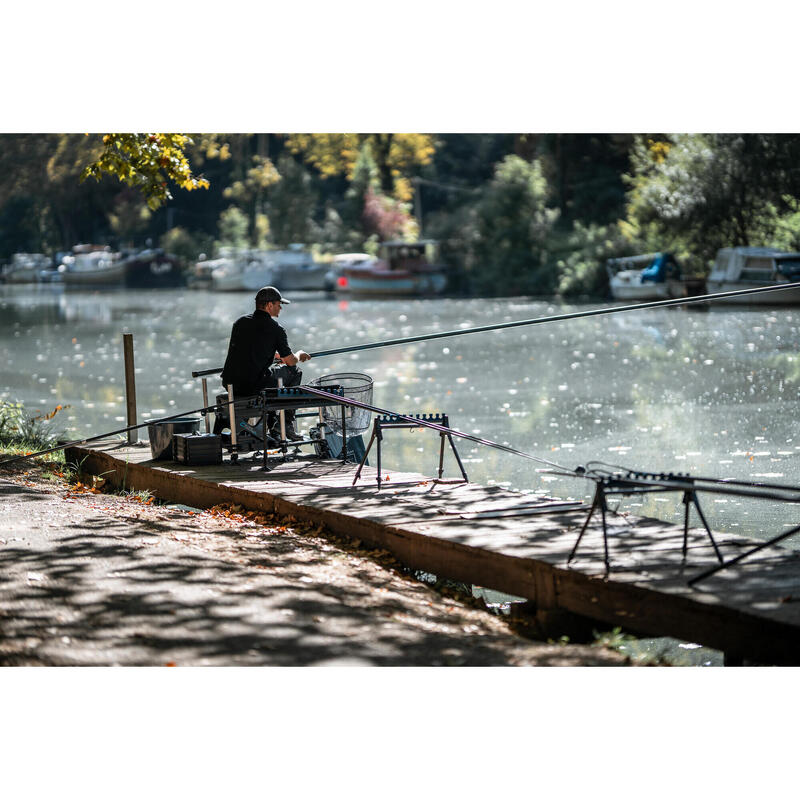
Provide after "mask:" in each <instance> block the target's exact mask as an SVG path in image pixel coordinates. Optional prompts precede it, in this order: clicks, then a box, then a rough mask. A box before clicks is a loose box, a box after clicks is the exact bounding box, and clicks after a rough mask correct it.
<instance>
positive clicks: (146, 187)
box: [81, 133, 209, 210]
mask: <svg viewBox="0 0 800 800" xmlns="http://www.w3.org/2000/svg"><path fill="white" fill-rule="evenodd" d="M191 144H192V140H191V138H190V137H189V136H187V135H186V134H183V133H107V134H105V135H104V136H103V150H102V152H101V154H100V156H99V158H98V159H97V160H96V161H93V162H92V163H91V164H89V165H88V166H87V167H85V168H84V170H83V172H82V173H81V181H84V180H86V178H94V179H95V180H100V178H101V177H102V176H103V175H112V176H115V177H117V178H118V179H119V180H120V181H122V182H123V183H126V184H127V185H128V186H133V187H134V188H136V189H139V190H140V191H141V192H142V194H143V195H144V197H145V200H146V201H147V205H148V206H149V207H150V208H151V209H153V210H155V209H157V208H159V206H161V205H163V204H164V203H165V202H166V201H167V200H171V199H172V194H171V193H170V190H169V185H168V181H173V182H174V183H176V184H177V185H178V186H180V187H181V188H182V189H186V191H189V192H190V191H192V190H193V189H201V188H202V189H207V188H208V186H209V184H208V181H207V180H206V179H205V178H203V177H195V176H194V175H193V174H192V168H191V165H190V164H189V160H188V159H187V157H186V153H185V149H186V148H187V147H188V146H189V145H191Z"/></svg>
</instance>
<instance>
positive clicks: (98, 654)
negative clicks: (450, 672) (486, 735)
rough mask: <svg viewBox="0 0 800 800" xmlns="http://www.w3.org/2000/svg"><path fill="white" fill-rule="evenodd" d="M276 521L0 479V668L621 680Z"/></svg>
mask: <svg viewBox="0 0 800 800" xmlns="http://www.w3.org/2000/svg"><path fill="white" fill-rule="evenodd" d="M393 563H394V562H393V561H392V559H391V558H390V557H389V556H388V554H384V555H381V554H377V555H376V554H374V553H372V554H367V553H365V552H363V551H359V550H358V549H356V548H354V547H353V546H352V545H348V544H346V543H343V542H340V541H336V540H333V539H331V538H330V537H329V536H327V535H326V534H325V533H324V532H322V531H311V530H309V529H308V528H303V527H302V526H299V525H294V524H293V521H291V519H289V520H286V519H283V520H276V519H267V518H264V517H261V518H256V519H250V520H248V519H246V518H245V517H243V516H242V515H240V514H237V513H236V512H233V513H232V514H231V515H230V516H229V517H228V516H224V515H223V514H220V513H219V511H217V512H216V513H214V512H213V511H204V512H202V513H191V512H189V511H187V510H184V509H180V508H169V507H165V506H157V505H147V504H143V503H142V502H141V501H139V500H137V499H135V498H130V497H121V496H117V495H106V494H95V493H92V492H90V491H86V489H85V487H80V486H78V487H75V486H70V485H68V484H66V483H65V482H62V481H55V482H54V481H51V480H47V479H45V478H43V477H42V475H41V470H39V469H38V468H36V469H30V470H28V471H23V470H20V471H18V472H16V473H10V474H9V473H4V474H2V475H0V664H1V665H125V666H135V665H178V666H183V665H187V666H188V665H226V666H245V665H276V666H277V665H281V666H303V665H330V664H347V665H393V666H404V665H426V666H435V665H472V666H479V665H484V666H490V665H494V666H512V665H531V666H533V665H557V666H570V665H574V666H580V665H622V664H625V663H626V659H625V658H624V657H623V656H621V655H619V654H617V653H615V652H613V651H610V650H606V649H602V648H600V647H593V646H583V645H561V644H545V643H536V642H531V641H529V640H527V639H524V638H522V637H519V636H517V635H516V634H514V633H513V632H512V631H511V630H510V628H509V626H508V625H507V623H506V622H505V621H504V620H503V619H501V618H498V617H496V616H494V615H492V614H490V613H488V612H487V611H485V610H481V609H478V608H473V607H470V605H469V604H468V603H465V602H462V601H461V600H458V599H453V598H449V597H445V596H442V594H440V593H439V592H437V591H434V590H433V589H431V588H430V587H428V586H425V585H424V584H421V583H419V582H418V581H416V580H414V579H413V578H410V577H406V576H405V575H403V574H402V572H401V571H399V570H397V569H395V568H393V567H392V566H391V565H392V564H393Z"/></svg>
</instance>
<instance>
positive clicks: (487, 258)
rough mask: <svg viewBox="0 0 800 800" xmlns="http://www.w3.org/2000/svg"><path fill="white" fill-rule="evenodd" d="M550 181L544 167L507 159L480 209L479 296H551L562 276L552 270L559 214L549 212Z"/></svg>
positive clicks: (477, 248) (476, 283)
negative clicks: (551, 246)
mask: <svg viewBox="0 0 800 800" xmlns="http://www.w3.org/2000/svg"><path fill="white" fill-rule="evenodd" d="M546 200H547V181H546V180H545V178H544V175H543V174H542V169H541V165H540V164H539V162H538V161H533V162H530V163H529V162H527V161H525V160H523V159H522V158H520V157H519V156H506V158H504V159H503V161H502V162H501V163H500V164H499V165H498V166H497V169H496V170H495V174H494V178H493V179H492V180H491V182H490V183H489V186H488V187H487V189H486V191H485V193H484V195H483V197H482V198H481V201H480V203H479V204H478V208H477V227H478V237H477V241H476V243H475V246H474V256H475V261H476V264H475V268H474V270H473V271H472V274H471V276H470V277H471V281H472V285H473V287H474V289H475V290H476V291H477V292H478V293H479V294H484V293H487V294H547V293H549V292H551V291H552V290H553V289H554V288H555V283H556V275H555V272H554V271H553V270H548V267H547V244H548V242H547V240H548V237H549V235H550V234H551V232H552V229H553V224H554V223H555V221H556V219H557V218H558V211H557V210H555V209H550V208H547V206H546Z"/></svg>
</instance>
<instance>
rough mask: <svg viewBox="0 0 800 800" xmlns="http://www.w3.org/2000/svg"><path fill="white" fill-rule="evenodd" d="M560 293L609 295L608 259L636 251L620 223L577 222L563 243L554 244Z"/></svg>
mask: <svg viewBox="0 0 800 800" xmlns="http://www.w3.org/2000/svg"><path fill="white" fill-rule="evenodd" d="M556 242H557V239H556ZM553 250H554V256H556V269H557V272H558V285H557V287H556V288H557V291H558V294H560V295H562V296H563V297H570V296H577V295H590V296H605V295H606V294H608V275H607V273H606V269H605V262H606V259H608V258H612V257H614V256H620V255H628V254H630V253H632V252H633V250H632V249H630V243H629V242H627V241H626V240H625V239H624V237H623V236H622V233H621V232H620V230H619V226H617V225H595V224H593V223H592V224H589V225H582V224H581V223H580V222H575V223H574V224H573V226H572V230H571V231H570V232H569V234H568V235H567V236H566V237H564V241H563V244H561V245H560V246H559V244H557V243H556V244H554V246H553Z"/></svg>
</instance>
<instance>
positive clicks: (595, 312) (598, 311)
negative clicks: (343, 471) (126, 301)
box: [192, 282, 800, 378]
mask: <svg viewBox="0 0 800 800" xmlns="http://www.w3.org/2000/svg"><path fill="white" fill-rule="evenodd" d="M784 289H800V282H798V283H785V284H781V285H780V286H758V287H755V288H753V289H736V290H734V291H730V292H716V293H715V294H703V295H698V296H696V297H677V298H673V299H670V300H653V301H651V302H648V303H636V304H634V305H629V306H614V307H612V308H594V309H591V310H590V311H573V312H571V313H568V314H555V315H553V316H548V317H534V318H533V319H521V320H516V321H514V322H499V323H496V324H494V325H481V326H478V327H476V328H462V329H460V330H456V331H441V332H439V333H423V334H420V335H418V336H407V337H405V338H402V339H386V340H384V341H381V342H370V343H368V344H359V345H353V346H351V347H336V348H334V349H331V350H320V351H318V352H316V353H310V354H309V355H310V356H311V357H312V358H320V357H322V356H333V355H338V354H340V353H356V352H358V351H360V350H371V349H373V348H375V347H392V346H394V345H398V344H411V343H413V342H427V341H430V340H432V339H444V338H446V337H448V336H463V335H464V334H467V333H484V332H486V331H497V330H501V329H503V328H516V327H520V326H522V325H541V324H543V323H546V322H563V321H565V320H570V319H580V318H582V317H595V316H600V315H602V314H621V313H623V312H625V311H643V310H646V309H650V308H664V307H668V306H680V305H688V304H690V303H706V302H709V301H711V300H722V299H724V298H729V297H741V296H744V295H751V294H760V293H762V292H778V291H782V290H784ZM220 372H222V367H218V368H216V369H205V370H199V371H197V372H192V377H193V378H200V377H203V376H204V375H218V374H219V373H220Z"/></svg>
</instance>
